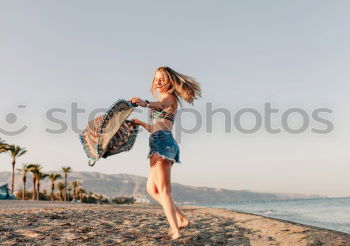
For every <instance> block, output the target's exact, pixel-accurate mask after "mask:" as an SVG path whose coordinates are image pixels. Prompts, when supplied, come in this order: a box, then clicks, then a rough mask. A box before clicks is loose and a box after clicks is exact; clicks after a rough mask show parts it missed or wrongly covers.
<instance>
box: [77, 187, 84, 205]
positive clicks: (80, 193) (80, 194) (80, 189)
mask: <svg viewBox="0 0 350 246" xmlns="http://www.w3.org/2000/svg"><path fill="white" fill-rule="evenodd" d="M85 193H86V191H85V190H84V189H83V187H80V188H79V189H78V190H77V195H78V196H79V200H80V201H81V202H83V195H84V194H85Z"/></svg>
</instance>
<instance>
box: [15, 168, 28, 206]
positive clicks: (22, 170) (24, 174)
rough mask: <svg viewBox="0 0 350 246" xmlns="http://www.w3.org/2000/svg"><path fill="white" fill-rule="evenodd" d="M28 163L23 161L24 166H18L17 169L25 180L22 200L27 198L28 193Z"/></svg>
mask: <svg viewBox="0 0 350 246" xmlns="http://www.w3.org/2000/svg"><path fill="white" fill-rule="evenodd" d="M28 166H29V165H28V164H27V163H22V168H18V169H17V171H18V172H19V173H20V174H22V181H23V193H22V200H25V195H26V182H27V173H28V172H29V168H28Z"/></svg>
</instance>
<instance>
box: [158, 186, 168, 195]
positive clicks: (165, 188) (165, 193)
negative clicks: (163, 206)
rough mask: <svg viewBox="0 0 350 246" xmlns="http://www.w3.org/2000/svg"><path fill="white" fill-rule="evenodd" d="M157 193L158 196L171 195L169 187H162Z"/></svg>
mask: <svg viewBox="0 0 350 246" xmlns="http://www.w3.org/2000/svg"><path fill="white" fill-rule="evenodd" d="M158 193H159V194H160V195H170V194H171V187H170V186H163V187H160V188H159V189H158Z"/></svg>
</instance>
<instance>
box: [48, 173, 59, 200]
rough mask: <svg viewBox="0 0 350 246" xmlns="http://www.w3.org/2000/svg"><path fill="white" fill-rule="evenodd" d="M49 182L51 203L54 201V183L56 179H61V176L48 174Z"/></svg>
mask: <svg viewBox="0 0 350 246" xmlns="http://www.w3.org/2000/svg"><path fill="white" fill-rule="evenodd" d="M49 177H50V180H51V201H53V200H54V192H55V181H56V180H57V179H60V178H62V176H61V174H58V173H50V176H49Z"/></svg>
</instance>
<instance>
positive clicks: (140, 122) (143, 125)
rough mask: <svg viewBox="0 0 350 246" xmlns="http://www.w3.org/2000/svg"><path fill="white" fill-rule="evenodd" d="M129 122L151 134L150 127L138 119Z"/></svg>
mask: <svg viewBox="0 0 350 246" xmlns="http://www.w3.org/2000/svg"><path fill="white" fill-rule="evenodd" d="M131 121H132V122H133V123H134V124H136V125H140V126H142V127H143V128H145V129H146V130H147V131H148V132H152V125H150V124H147V123H146V122H143V121H141V120H139V119H136V118H134V119H131Z"/></svg>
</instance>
